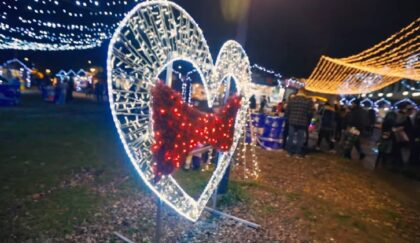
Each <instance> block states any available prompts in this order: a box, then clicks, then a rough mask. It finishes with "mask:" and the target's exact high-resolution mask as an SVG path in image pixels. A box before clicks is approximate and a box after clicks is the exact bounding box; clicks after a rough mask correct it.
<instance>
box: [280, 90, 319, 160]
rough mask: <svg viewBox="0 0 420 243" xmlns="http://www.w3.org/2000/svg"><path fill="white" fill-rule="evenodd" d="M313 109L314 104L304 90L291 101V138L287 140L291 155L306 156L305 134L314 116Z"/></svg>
mask: <svg viewBox="0 0 420 243" xmlns="http://www.w3.org/2000/svg"><path fill="white" fill-rule="evenodd" d="M313 108H314V104H313V102H312V100H311V99H309V98H308V97H306V96H305V90H304V89H303V88H302V89H300V90H299V92H298V93H297V95H296V96H295V97H293V98H291V99H290V100H289V102H288V104H287V107H286V117H287V118H288V122H289V136H288V138H287V151H288V152H289V155H294V154H296V155H298V157H299V158H301V157H303V156H304V155H305V151H304V144H305V132H306V129H307V126H308V120H309V118H310V117H311V116H312V114H313Z"/></svg>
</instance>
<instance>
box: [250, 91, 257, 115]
mask: <svg viewBox="0 0 420 243" xmlns="http://www.w3.org/2000/svg"><path fill="white" fill-rule="evenodd" d="M249 109H250V110H251V112H254V111H255V109H257V99H255V95H252V96H251V98H249Z"/></svg>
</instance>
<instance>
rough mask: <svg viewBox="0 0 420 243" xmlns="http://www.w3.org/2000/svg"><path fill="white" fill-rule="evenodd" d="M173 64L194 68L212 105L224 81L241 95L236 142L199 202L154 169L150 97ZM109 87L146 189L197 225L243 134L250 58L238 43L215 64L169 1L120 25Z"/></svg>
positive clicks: (149, 4) (141, 7) (150, 5)
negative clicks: (229, 79)
mask: <svg viewBox="0 0 420 243" xmlns="http://www.w3.org/2000/svg"><path fill="white" fill-rule="evenodd" d="M175 60H184V61H188V62H190V63H192V64H193V66H194V67H195V68H196V69H197V71H198V72H199V74H200V76H201V79H202V81H203V85H204V89H205V91H206V93H207V98H208V102H209V106H212V105H213V101H214V99H215V98H216V96H217V90H218V88H219V86H220V85H222V81H223V79H224V78H225V77H232V78H233V79H234V80H235V82H236V85H237V88H238V93H239V94H240V95H242V97H243V99H242V106H241V109H240V110H239V112H238V115H237V117H236V122H235V131H234V142H233V145H232V146H231V149H230V150H229V151H228V152H225V153H221V156H220V158H219V162H218V165H217V167H216V169H215V171H214V173H213V175H212V177H211V178H210V180H209V182H208V184H207V186H206V188H205V189H204V191H203V193H202V194H201V196H200V197H199V199H198V200H195V199H194V198H192V197H191V196H190V195H188V194H187V193H186V192H185V191H184V190H183V189H182V188H181V186H180V185H179V184H178V183H177V182H176V180H175V179H174V178H173V177H172V176H164V177H163V178H162V179H161V180H160V181H158V182H157V183H155V181H154V178H155V175H154V172H153V169H152V166H153V163H154V162H153V160H152V152H151V145H152V144H153V138H154V136H153V129H152V127H153V126H152V122H153V121H152V114H151V110H152V109H151V105H152V104H151V94H150V90H151V88H152V87H153V86H154V85H155V83H156V82H157V80H158V79H157V77H158V75H159V74H160V73H161V72H162V71H163V70H164V69H165V67H166V66H167V65H168V64H169V63H172V62H173V61H175ZM107 72H108V89H109V94H110V95H109V99H110V106H111V111H112V115H113V119H114V122H115V125H116V127H117V130H118V133H119V136H120V138H121V141H122V143H123V145H124V148H125V150H126V152H127V154H128V156H129V158H130V161H131V163H132V164H133V166H134V168H135V169H136V171H137V172H138V174H139V175H140V177H141V178H142V179H143V180H144V182H145V183H146V185H147V186H148V187H149V188H150V189H151V190H152V191H153V192H154V193H155V194H156V195H157V196H158V197H159V198H160V199H161V200H162V201H163V202H165V203H166V204H167V205H169V206H170V207H172V208H173V209H174V210H175V211H177V212H178V213H179V214H181V215H182V216H184V217H185V218H187V219H189V220H191V221H196V220H197V219H198V218H199V217H200V215H201V212H202V211H203V209H204V208H205V206H206V204H207V202H208V201H209V199H210V197H211V195H212V194H213V193H214V191H215V189H216V188H217V186H218V185H219V182H220V181H221V179H222V177H223V174H224V172H225V171H226V169H227V168H228V166H229V163H230V160H231V157H232V156H233V154H234V152H235V149H236V147H237V144H238V142H239V139H240V138H241V136H242V134H243V132H244V127H245V126H244V125H245V122H246V113H247V107H248V99H249V96H248V94H249V92H248V89H249V87H250V83H251V69H250V63H249V60H248V57H247V55H246V53H245V51H244V50H243V48H242V47H241V45H240V44H239V43H237V42H235V41H228V42H226V43H225V44H224V45H223V47H222V48H221V50H220V53H219V55H218V58H217V61H216V64H213V59H212V57H211V54H210V51H209V47H208V45H207V42H206V40H205V38H204V35H203V33H202V31H201V29H200V28H199V27H198V25H197V24H196V22H195V21H194V20H193V19H192V18H191V16H190V15H189V14H188V13H187V12H186V11H185V10H184V9H182V8H181V7H180V6H179V5H177V4H175V3H173V2H170V1H158V0H157V1H146V2H143V3H140V4H138V5H137V6H136V7H135V8H134V9H133V10H131V11H130V12H129V13H128V14H127V16H126V17H125V18H124V20H123V21H122V22H121V23H120V25H119V27H118V28H117V30H116V32H115V33H114V35H113V37H112V39H111V42H110V45H109V49H108V61H107Z"/></svg>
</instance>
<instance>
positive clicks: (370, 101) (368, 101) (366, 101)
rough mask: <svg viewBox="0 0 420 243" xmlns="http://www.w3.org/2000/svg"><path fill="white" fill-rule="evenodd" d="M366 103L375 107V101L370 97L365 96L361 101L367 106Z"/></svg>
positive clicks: (361, 103)
mask: <svg viewBox="0 0 420 243" xmlns="http://www.w3.org/2000/svg"><path fill="white" fill-rule="evenodd" d="M366 103H367V104H369V107H372V108H374V107H375V103H374V102H373V101H372V100H371V99H369V98H365V99H363V100H362V101H360V105H362V106H366V105H365V104H366Z"/></svg>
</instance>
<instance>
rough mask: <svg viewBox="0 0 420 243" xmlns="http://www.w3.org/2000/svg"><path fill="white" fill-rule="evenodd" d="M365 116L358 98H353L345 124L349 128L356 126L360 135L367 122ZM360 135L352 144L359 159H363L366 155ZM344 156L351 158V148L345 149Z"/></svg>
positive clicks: (365, 113)
mask: <svg viewBox="0 0 420 243" xmlns="http://www.w3.org/2000/svg"><path fill="white" fill-rule="evenodd" d="M367 117H368V114H367V112H366V111H365V110H364V109H363V108H362V107H360V100H355V101H354V102H353V104H352V109H351V111H350V113H349V114H348V120H347V126H348V127H349V128H356V129H357V130H358V131H359V133H360V135H361V133H362V132H363V131H364V129H365V128H366V126H367V124H368V121H367ZM360 135H359V136H358V137H357V138H356V139H355V141H354V143H353V146H354V147H355V148H356V150H357V152H358V153H359V159H360V160H363V159H364V158H365V157H366V155H365V153H364V152H363V149H362V145H361V142H360ZM344 156H345V157H347V158H349V159H351V149H349V150H348V151H346V152H345V154H344Z"/></svg>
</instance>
